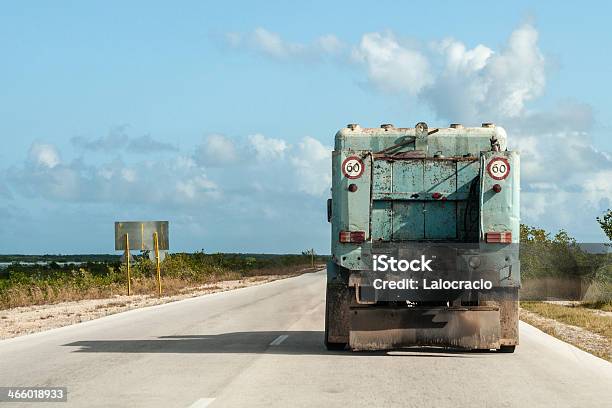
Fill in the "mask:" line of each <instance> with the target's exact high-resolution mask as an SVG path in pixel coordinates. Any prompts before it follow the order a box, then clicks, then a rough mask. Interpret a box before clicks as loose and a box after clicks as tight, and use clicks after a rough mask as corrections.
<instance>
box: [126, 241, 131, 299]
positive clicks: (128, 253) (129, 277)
mask: <svg viewBox="0 0 612 408" xmlns="http://www.w3.org/2000/svg"><path fill="white" fill-rule="evenodd" d="M125 263H126V265H127V289H128V296H130V295H131V294H132V277H131V276H130V237H129V234H127V233H126V234H125Z"/></svg>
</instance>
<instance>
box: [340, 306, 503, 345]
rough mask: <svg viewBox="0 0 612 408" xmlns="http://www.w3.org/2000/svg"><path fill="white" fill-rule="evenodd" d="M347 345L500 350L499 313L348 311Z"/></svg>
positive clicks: (485, 309)
mask: <svg viewBox="0 0 612 408" xmlns="http://www.w3.org/2000/svg"><path fill="white" fill-rule="evenodd" d="M349 326H350V329H349V346H350V348H351V349H353V350H389V349H394V348H400V347H409V346H438V347H452V348H462V349H498V348H500V337H501V327H500V311H499V308H498V307H495V306H472V307H439V308H431V307H428V308H421V307H414V308H388V307H376V306H370V307H355V308H351V309H350V324H349Z"/></svg>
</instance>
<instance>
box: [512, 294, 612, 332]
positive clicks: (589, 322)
mask: <svg viewBox="0 0 612 408" xmlns="http://www.w3.org/2000/svg"><path fill="white" fill-rule="evenodd" d="M608 306H609V305H608ZM521 307H522V308H523V309H526V310H529V311H530V312H533V313H537V314H539V315H540V316H543V317H546V318H549V319H553V320H556V321H559V322H562V323H565V324H569V325H572V326H578V327H581V328H583V329H586V330H588V331H590V332H592V333H597V334H600V335H602V336H604V337H606V338H607V339H608V340H612V317H610V316H604V315H599V314H597V313H594V312H593V311H591V310H588V309H587V308H585V307H571V306H563V305H558V304H552V303H546V302H521Z"/></svg>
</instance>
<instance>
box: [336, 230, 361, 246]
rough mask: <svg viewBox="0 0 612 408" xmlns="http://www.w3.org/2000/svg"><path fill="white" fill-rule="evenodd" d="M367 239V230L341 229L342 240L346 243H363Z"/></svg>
mask: <svg viewBox="0 0 612 408" xmlns="http://www.w3.org/2000/svg"><path fill="white" fill-rule="evenodd" d="M363 241H365V231H340V242H342V243H344V244H349V243H350V244H361V243H362V242H363Z"/></svg>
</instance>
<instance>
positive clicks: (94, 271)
mask: <svg viewBox="0 0 612 408" xmlns="http://www.w3.org/2000/svg"><path fill="white" fill-rule="evenodd" d="M78 258H79V257H78V256H73V257H68V258H64V259H71V260H72V261H73V262H80V261H82V259H78ZM325 260H326V257H323V256H315V263H316V264H317V265H321V264H322V263H324V261H325ZM310 264H311V256H310V255H308V256H306V255H264V254H205V253H203V252H196V253H193V254H188V253H176V254H171V255H168V256H167V257H166V259H164V260H163V261H162V262H161V274H162V285H163V287H164V294H174V293H178V292H180V291H182V290H184V289H185V288H189V287H193V286H197V285H201V284H206V283H211V282H217V281H220V280H227V279H240V278H243V277H249V276H262V275H281V274H282V275H286V274H297V273H300V272H303V271H304V270H305V269H306V268H307V267H309V266H310ZM125 268H126V267H125V264H122V263H120V262H119V260H118V258H117V257H115V259H114V260H113V261H110V262H86V263H83V264H79V265H70V264H59V263H58V262H50V263H48V264H47V265H22V264H19V263H14V264H11V265H10V266H8V267H7V268H6V269H4V270H2V271H1V272H2V274H1V275H0V309H6V308H11V307H17V306H27V305H32V304H45V303H55V302H61V301H67V300H79V299H91V298H104V297H111V296H113V295H116V294H125V293H126V287H127V273H126V269H125ZM155 271H156V270H155V263H154V262H152V261H150V260H149V259H148V258H147V257H137V258H136V259H135V260H134V261H133V262H132V267H131V276H132V287H133V289H134V291H135V293H147V294H153V293H155V287H156V283H155V276H156V272H155Z"/></svg>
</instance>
